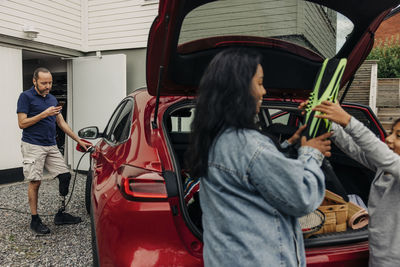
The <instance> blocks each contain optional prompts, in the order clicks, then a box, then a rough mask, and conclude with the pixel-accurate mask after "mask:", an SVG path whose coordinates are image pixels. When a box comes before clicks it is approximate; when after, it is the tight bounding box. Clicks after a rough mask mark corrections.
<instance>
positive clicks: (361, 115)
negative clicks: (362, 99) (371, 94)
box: [343, 106, 381, 138]
mask: <svg viewBox="0 0 400 267" xmlns="http://www.w3.org/2000/svg"><path fill="white" fill-rule="evenodd" d="M343 108H344V110H346V111H347V112H348V113H349V114H350V115H351V116H353V117H354V118H356V119H357V120H359V121H360V122H362V123H363V124H364V125H365V126H366V127H367V128H368V129H370V130H371V131H372V132H373V133H374V134H375V135H376V136H377V137H379V138H381V131H380V130H379V128H378V127H377V125H376V124H375V123H374V122H373V121H372V118H371V115H369V114H368V113H367V112H366V111H365V110H364V109H362V108H357V107H352V106H344V107H343Z"/></svg>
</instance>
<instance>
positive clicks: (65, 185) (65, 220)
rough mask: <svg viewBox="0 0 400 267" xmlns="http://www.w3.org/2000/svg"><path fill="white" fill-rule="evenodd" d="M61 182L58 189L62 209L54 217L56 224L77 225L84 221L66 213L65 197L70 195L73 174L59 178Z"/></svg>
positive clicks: (60, 175) (62, 175)
mask: <svg viewBox="0 0 400 267" xmlns="http://www.w3.org/2000/svg"><path fill="white" fill-rule="evenodd" d="M57 178H58V180H59V184H58V189H59V192H60V196H61V198H62V199H61V207H60V208H59V209H58V212H57V214H56V216H55V217H54V224H56V225H62V224H76V223H80V222H81V221H82V220H81V218H80V217H75V216H72V215H71V214H68V213H66V212H65V197H66V196H67V195H68V189H69V183H70V181H71V173H69V172H66V173H62V174H59V175H58V176H57Z"/></svg>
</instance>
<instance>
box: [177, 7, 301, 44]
mask: <svg viewBox="0 0 400 267" xmlns="http://www.w3.org/2000/svg"><path fill="white" fill-rule="evenodd" d="M250 4H251V5H250ZM221 7H224V8H223V9H221ZM296 13H297V1H296V0H287V1H259V0H230V1H226V0H225V1H222V0H221V1H218V2H213V3H209V4H207V5H204V6H201V7H199V8H197V9H196V10H194V11H192V12H191V13H189V15H188V16H187V17H186V18H185V20H184V22H183V27H182V32H181V36H180V39H179V43H180V44H181V43H185V42H188V41H191V40H195V39H200V38H205V37H208V36H213V35H218V36H224V35H239V34H240V35H249V36H263V37H270V36H281V35H290V34H295V33H296V19H297V14H296ZM267 24H268V27H266V25H267Z"/></svg>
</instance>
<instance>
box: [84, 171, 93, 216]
mask: <svg viewBox="0 0 400 267" xmlns="http://www.w3.org/2000/svg"><path fill="white" fill-rule="evenodd" d="M92 180H93V178H92V171H91V170H89V172H88V175H87V176H86V186H85V206H86V211H87V213H88V214H90V195H91V192H92Z"/></svg>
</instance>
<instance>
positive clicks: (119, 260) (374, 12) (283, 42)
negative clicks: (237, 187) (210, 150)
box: [79, 0, 399, 267]
mask: <svg viewBox="0 0 400 267" xmlns="http://www.w3.org/2000/svg"><path fill="white" fill-rule="evenodd" d="M249 2H252V3H253V4H250V3H247V2H246V4H244V3H243V1H236V0H232V1H211V0H186V1H172V0H160V4H159V14H158V16H157V18H156V19H155V20H154V22H153V25H152V27H151V29H150V33H149V40H148V50H147V65H146V68H147V69H146V70H147V73H146V75H147V88H142V89H139V90H136V91H135V92H134V93H132V94H131V95H129V96H127V97H126V98H125V99H123V100H122V101H121V103H120V104H119V105H118V106H117V108H116V109H115V111H114V113H113V115H112V117H111V119H110V120H109V122H108V124H107V126H106V128H105V129H104V131H102V132H99V129H98V128H97V127H95V126H93V127H86V128H84V129H82V130H80V131H79V136H80V137H82V138H86V139H95V138H99V137H101V140H100V141H99V142H98V143H97V144H96V145H95V149H94V151H93V152H92V153H91V164H90V166H91V167H90V169H89V172H88V176H87V188H86V206H87V209H88V212H90V216H91V219H92V237H93V239H92V241H93V242H92V249H93V261H94V265H95V266H97V265H101V266H202V265H203V262H202V246H203V244H202V229H201V211H198V212H195V213H193V212H191V211H190V210H189V209H188V207H187V204H186V202H185V199H184V182H185V177H184V175H183V173H184V167H185V165H184V159H185V151H186V148H187V147H188V144H189V135H190V122H191V120H192V118H193V114H194V112H195V95H196V90H197V86H198V83H199V80H200V78H201V76H202V73H203V71H204V69H205V68H206V66H207V64H208V63H209V62H210V60H211V59H212V58H213V57H214V56H215V55H216V54H217V53H218V52H220V51H221V50H224V49H226V48H228V47H234V46H245V47H252V48H253V49H256V50H258V52H260V53H261V54H262V55H263V62H262V67H263V69H264V75H265V77H264V87H265V88H266V90H267V95H266V96H265V99H264V102H263V104H262V108H261V112H260V113H259V121H260V125H261V126H262V127H265V128H268V129H275V132H273V134H276V135H277V136H278V137H280V138H282V139H284V138H287V137H288V136H290V134H291V133H293V130H294V129H296V128H297V127H299V126H300V125H301V124H302V123H303V122H304V117H303V116H302V115H301V113H300V112H299V110H298V109H297V106H298V103H299V102H301V101H304V100H305V99H307V97H308V95H309V93H310V90H311V89H312V88H313V84H314V79H315V77H316V75H317V73H318V70H319V68H320V67H321V65H322V62H323V60H324V58H325V57H329V56H330V57H336V58H347V61H348V64H347V67H346V70H345V73H344V75H343V79H342V83H341V86H342V87H344V85H345V84H347V83H348V81H349V80H351V78H352V76H353V75H354V73H355V71H356V70H357V68H358V67H359V66H360V64H361V63H362V62H363V60H364V59H365V57H366V56H367V55H368V53H369V51H370V49H371V47H372V44H373V40H374V32H375V31H376V29H377V28H378V26H379V24H380V23H381V22H382V21H383V20H384V18H385V17H386V16H388V15H389V14H390V12H391V11H392V10H393V8H395V7H396V6H397V5H398V4H399V1H398V0H380V1H376V0H364V1H362V2H361V1H359V0H346V1H344V0H335V1H327V0H325V1H322V0H310V1H249ZM321 4H325V5H326V6H321ZM293 7H294V9H293ZM290 10H295V11H297V12H298V11H299V10H302V11H304V12H310V13H309V14H306V15H304V13H302V14H303V15H304V16H303V18H304V21H306V22H308V23H310V25H308V26H307V27H306V26H304V25H303V26H304V28H307V29H311V28H312V27H313V26H315V27H320V29H319V30H317V31H318V32H319V38H323V37H324V36H325V37H326V38H327V40H324V41H321V42H315V44H317V43H318V44H320V45H321V46H320V47H319V49H320V50H321V51H325V52H324V53H326V54H327V55H325V56H322V55H321V54H320V53H321V52H320V53H318V52H315V51H317V48H316V47H313V46H312V45H310V44H309V43H308V41H307V39H305V38H304V36H305V35H306V34H310V33H306V31H304V32H303V33H304V34H303V35H299V36H296V35H293V34H291V35H279V34H278V33H282V32H284V30H281V31H279V29H278V28H279V25H280V26H282V25H283V26H284V29H285V30H287V29H288V28H290V21H289V20H290V18H291V17H292V18H293V17H296V16H294V14H292V15H290V12H289V11H290ZM285 12H286V16H284V18H285V20H286V22H283V19H282V18H283V16H282V14H283V13H285ZM336 12H338V13H341V14H342V15H344V17H347V18H348V20H349V21H351V23H352V27H353V28H352V31H351V33H350V34H349V35H348V36H347V39H346V41H345V43H344V45H343V46H342V48H341V49H340V50H339V52H338V53H337V54H335V53H333V54H332V55H329V53H330V52H329V51H328V50H329V49H328V50H324V48H323V44H325V45H327V44H329V43H330V42H332V41H333V42H335V38H334V39H332V40H329V36H332V35H335V34H326V32H325V30H334V29H332V27H333V26H332V25H334V23H332V21H335V22H336V19H337V20H339V19H340V18H341V16H342V15H339V16H338V15H337V13H336ZM278 13H280V14H281V15H279V14H278ZM300 13H301V12H300ZM298 14H299V13H298ZM312 19H315V20H316V21H314V23H312ZM317 19H319V20H320V22H321V21H324V23H325V25H330V26H329V27H331V28H329V27H328V28H326V29H325V30H324V29H323V23H322V22H321V23H320V22H318V21H317ZM304 21H298V23H300V22H303V23H304ZM313 34H314V35H315V32H314V33H313ZM311 35H312V34H311ZM311 35H309V36H311ZM315 36H316V35H315ZM310 38H311V37H310ZM305 45H307V46H308V48H304V46H305ZM335 45H336V43H335ZM331 46H332V44H331ZM310 47H311V49H310ZM313 50H314V51H313ZM327 51H328V52H327ZM347 88H348V87H347ZM342 95H345V93H342ZM342 105H343V106H344V107H345V109H346V110H347V111H348V112H349V113H350V114H352V115H353V116H355V117H356V118H357V119H359V120H360V121H362V122H363V123H365V125H367V126H368V127H369V128H370V129H371V130H372V131H373V132H375V133H376V134H377V135H378V136H379V137H380V138H381V139H382V140H383V139H384V138H385V132H384V130H383V128H382V126H381V125H380V123H379V122H378V120H377V119H376V117H375V115H374V114H373V112H372V111H371V110H370V109H369V108H368V107H364V106H361V105H356V104H350V103H342ZM204 119H207V118H204ZM274 125H280V127H275V128H274V127H270V126H274ZM282 125H283V126H284V127H281V126H282ZM332 154H333V155H332V157H331V158H330V159H329V161H330V163H331V165H332V166H333V169H334V171H335V174H336V176H335V177H337V179H336V178H335V179H336V180H335V181H334V182H333V183H332V187H331V188H330V189H332V191H335V189H338V188H339V189H340V190H341V191H344V192H345V193H346V194H356V195H358V196H359V197H360V198H361V199H362V200H363V201H364V202H365V203H367V201H368V192H369V187H370V183H371V181H372V178H373V173H371V172H370V171H368V170H366V169H365V168H364V167H363V166H361V165H359V164H357V163H356V162H355V161H353V160H351V159H349V158H348V157H347V156H345V155H344V154H343V153H342V152H341V151H339V150H338V149H337V148H335V147H333V149H332ZM328 186H329V184H328ZM328 189H329V188H328ZM305 246H306V256H307V264H308V265H309V266H352V267H354V266H366V265H367V262H368V233H367V229H366V228H363V229H360V230H352V229H347V230H346V231H344V232H337V233H332V234H319V235H315V236H313V237H312V238H308V239H306V240H305ZM266 265H268V263H266Z"/></svg>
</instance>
